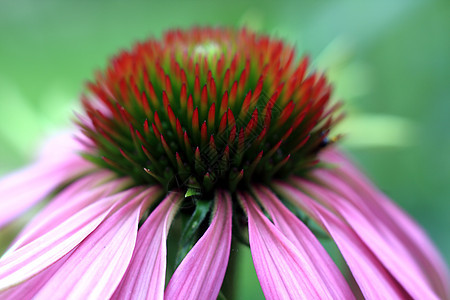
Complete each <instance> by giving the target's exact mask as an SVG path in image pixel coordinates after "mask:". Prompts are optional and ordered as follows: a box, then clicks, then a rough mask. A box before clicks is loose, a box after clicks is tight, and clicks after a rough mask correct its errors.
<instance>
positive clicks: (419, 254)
mask: <svg viewBox="0 0 450 300" xmlns="http://www.w3.org/2000/svg"><path fill="white" fill-rule="evenodd" d="M323 158H324V159H325V160H327V161H330V162H332V163H335V164H337V165H338V166H340V167H339V168H338V169H335V170H333V171H330V172H329V173H334V174H335V177H338V178H339V179H340V180H341V181H342V183H343V185H348V186H351V187H352V188H353V190H354V191H355V192H356V193H358V194H359V197H360V198H363V199H365V200H366V201H365V203H366V205H367V207H368V209H370V211H371V212H372V214H373V215H374V216H377V217H379V218H380V219H381V220H382V222H383V223H385V224H386V226H387V227H388V228H389V229H390V233H391V234H393V235H395V237H396V238H397V239H398V240H399V241H400V242H401V243H402V244H403V245H404V248H405V249H407V251H409V252H410V254H411V256H412V257H414V261H415V262H416V263H418V264H419V265H420V268H421V269H422V271H423V272H424V274H425V276H426V277H428V281H429V283H430V284H431V285H432V286H433V287H434V289H435V291H436V292H437V294H438V295H439V296H440V297H441V298H444V299H445V298H450V285H449V284H448V283H449V282H450V279H449V273H448V269H447V268H446V264H445V262H444V260H443V258H442V257H441V255H440V254H439V252H438V251H437V250H436V248H435V247H434V246H433V243H432V242H431V240H430V239H429V238H428V236H427V234H426V233H425V232H424V230H423V229H422V228H421V227H420V226H419V225H418V224H417V223H416V222H415V221H414V220H412V219H411V218H410V217H409V216H408V215H407V214H406V213H405V212H404V211H402V210H401V209H400V208H399V207H398V206H396V205H395V203H393V202H392V201H390V200H389V199H388V198H387V197H386V196H385V195H383V194H382V193H381V192H380V191H379V190H378V189H377V188H376V187H374V186H373V185H372V184H371V183H370V181H369V180H368V179H367V178H366V177H365V176H364V175H363V174H362V173H361V172H359V171H358V170H357V169H356V168H355V167H354V166H353V164H352V163H351V162H350V161H349V160H348V159H347V158H345V157H344V156H343V155H342V154H340V153H339V152H338V151H336V150H334V149H330V150H328V151H324V155H323Z"/></svg>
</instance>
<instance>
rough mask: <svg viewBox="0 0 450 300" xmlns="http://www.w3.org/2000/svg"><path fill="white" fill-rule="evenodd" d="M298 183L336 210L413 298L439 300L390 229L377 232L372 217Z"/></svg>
mask: <svg viewBox="0 0 450 300" xmlns="http://www.w3.org/2000/svg"><path fill="white" fill-rule="evenodd" d="M297 182H298V183H299V186H302V187H303V188H305V189H307V190H308V191H310V192H312V193H313V194H315V195H316V196H317V199H319V200H320V201H321V202H323V203H325V204H326V205H328V206H329V207H331V208H333V209H335V210H336V211H337V213H338V214H339V215H340V216H342V218H343V219H344V220H345V221H346V222H347V223H348V224H349V225H350V227H351V228H352V229H353V230H354V232H355V233H356V234H357V235H358V236H359V237H360V239H361V240H362V241H363V242H364V243H365V244H366V245H367V247H368V248H369V249H370V250H371V251H372V252H373V253H374V254H375V255H376V257H377V258H378V259H379V260H380V261H381V262H382V263H383V265H384V266H385V268H386V269H387V270H389V272H390V273H391V274H392V275H393V276H394V277H395V278H396V279H397V280H398V282H399V283H400V284H401V285H402V286H403V288H405V290H406V291H407V292H408V293H409V294H410V295H411V296H412V297H413V298H415V299H437V297H436V295H435V293H434V292H433V291H432V290H431V289H430V286H429V285H428V284H427V280H426V279H425V278H424V277H423V274H421V271H420V270H419V269H418V267H417V265H416V264H415V262H414V258H413V257H411V255H410V254H409V253H408V251H407V250H406V249H404V247H403V246H402V245H401V243H399V242H398V240H396V239H395V237H393V236H392V234H391V233H390V230H389V228H386V227H385V226H383V224H378V225H379V227H381V226H382V228H379V229H377V228H375V226H374V224H376V222H377V220H375V219H374V218H372V217H371V215H370V213H369V214H366V215H363V214H362V213H361V211H359V210H358V209H356V208H355V207H354V206H352V205H351V204H350V203H349V202H348V201H345V200H344V199H342V197H340V196H338V195H337V194H333V193H331V192H329V191H327V190H326V189H325V188H323V187H321V186H318V185H315V184H312V183H310V182H307V181H305V180H298V181H297ZM380 229H381V230H380Z"/></svg>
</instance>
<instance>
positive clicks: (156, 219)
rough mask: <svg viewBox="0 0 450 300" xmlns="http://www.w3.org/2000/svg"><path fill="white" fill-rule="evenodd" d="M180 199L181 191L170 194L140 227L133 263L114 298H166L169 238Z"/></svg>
mask: <svg viewBox="0 0 450 300" xmlns="http://www.w3.org/2000/svg"><path fill="white" fill-rule="evenodd" d="M180 200H181V199H180V195H179V194H176V193H171V194H169V196H167V197H166V198H165V199H164V200H163V201H162V202H161V204H159V205H158V207H157V208H156V209H155V210H154V211H153V212H152V214H151V215H150V216H149V217H148V219H147V220H146V221H145V223H144V224H143V225H142V227H141V228H140V229H139V232H138V235H137V241H136V248H135V249H134V253H133V257H132V259H131V263H130V265H129V266H128V269H127V272H126V273H125V276H124V277H123V278H122V281H121V282H120V284H119V286H118V288H117V290H116V291H115V293H114V295H113V296H112V299H155V300H156V299H163V297H164V285H165V278H166V256H167V246H166V238H167V234H168V231H169V228H170V223H171V222H172V219H173V217H174V215H175V213H176V212H177V209H178V206H179V204H180Z"/></svg>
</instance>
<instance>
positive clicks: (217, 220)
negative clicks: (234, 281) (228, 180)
mask: <svg viewBox="0 0 450 300" xmlns="http://www.w3.org/2000/svg"><path fill="white" fill-rule="evenodd" d="M231 217H232V205H231V197H230V195H229V194H228V193H226V192H225V193H223V194H221V193H220V192H219V195H218V197H217V198H216V211H215V216H214V219H213V221H212V223H211V225H210V226H209V228H208V230H206V232H205V234H204V235H203V236H202V237H201V238H200V240H199V241H198V242H197V243H196V244H195V245H194V247H193V248H192V249H191V251H189V253H188V254H187V255H186V257H185V258H184V260H183V261H182V262H181V264H180V265H179V267H178V268H177V269H176V271H175V273H174V274H173V276H172V278H171V279H170V282H169V285H168V286H167V289H166V292H165V295H164V296H165V299H169V300H172V299H177V300H178V299H199V300H203V299H216V298H217V295H218V294H219V291H220V287H221V286H222V281H223V278H224V276H225V271H226V269H227V265H228V258H229V256H230V247H231Z"/></svg>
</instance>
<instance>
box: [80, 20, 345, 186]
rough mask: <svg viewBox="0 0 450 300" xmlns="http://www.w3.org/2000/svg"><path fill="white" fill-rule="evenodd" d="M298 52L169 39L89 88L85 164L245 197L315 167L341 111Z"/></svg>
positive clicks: (247, 36)
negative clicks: (248, 190)
mask: <svg viewBox="0 0 450 300" xmlns="http://www.w3.org/2000/svg"><path fill="white" fill-rule="evenodd" d="M308 65H309V61H308V57H303V58H300V59H299V60H297V58H296V54H295V50H294V48H293V47H291V46H289V45H286V44H285V43H283V41H281V40H277V39H273V38H269V37H267V36H264V35H259V34H256V33H254V32H250V31H248V30H246V29H240V30H235V29H225V28H193V29H190V30H186V31H181V30H175V31H169V32H167V33H166V34H165V35H164V36H163V38H162V39H161V40H156V39H149V40H147V41H144V42H141V43H137V44H136V45H135V46H134V48H133V49H132V50H130V51H123V52H121V53H119V54H118V55H117V56H115V57H114V58H113V59H112V60H111V62H110V64H109V66H108V67H107V69H106V70H105V71H103V72H98V73H97V75H96V78H95V80H94V81H93V82H90V83H88V84H87V92H86V94H85V95H84V96H83V97H82V104H83V109H84V111H85V116H80V117H79V119H78V121H77V123H78V125H79V126H80V127H81V130H82V132H83V134H84V135H85V136H86V137H87V138H88V139H87V140H88V142H86V146H87V149H88V150H87V151H86V152H85V153H84V157H86V158H87V159H89V160H90V161H92V162H94V163H96V164H98V165H100V166H102V167H105V168H108V169H112V170H114V171H115V172H116V173H117V174H119V175H120V176H129V177H132V178H133V179H134V181H135V183H136V185H139V184H147V183H151V184H161V185H162V186H164V187H165V188H166V189H167V190H171V189H180V188H182V189H183V188H184V189H188V188H191V187H193V188H197V189H200V190H202V191H204V192H211V191H214V189H216V188H219V187H220V188H226V189H229V190H231V191H235V190H236V189H245V187H246V186H248V184H249V183H252V182H260V183H264V182H268V181H269V180H270V179H271V178H273V177H279V178H281V177H285V176H288V175H290V174H293V173H295V174H298V175H302V174H304V173H305V172H308V171H309V170H310V169H312V168H315V167H316V166H317V165H318V164H317V163H318V159H317V154H318V152H319V151H321V150H322V149H323V148H324V147H326V146H327V144H329V143H330V142H334V141H335V139H336V138H328V134H329V131H330V129H331V128H332V126H333V125H334V124H335V123H336V122H337V121H339V120H340V118H341V115H339V114H338V115H337V116H335V113H334V112H335V111H336V110H338V108H339V104H337V105H333V106H331V105H330V104H329V102H330V94H331V86H330V85H329V84H328V83H327V81H326V78H325V77H324V76H323V75H320V74H318V73H315V72H311V71H309V70H308Z"/></svg>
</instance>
